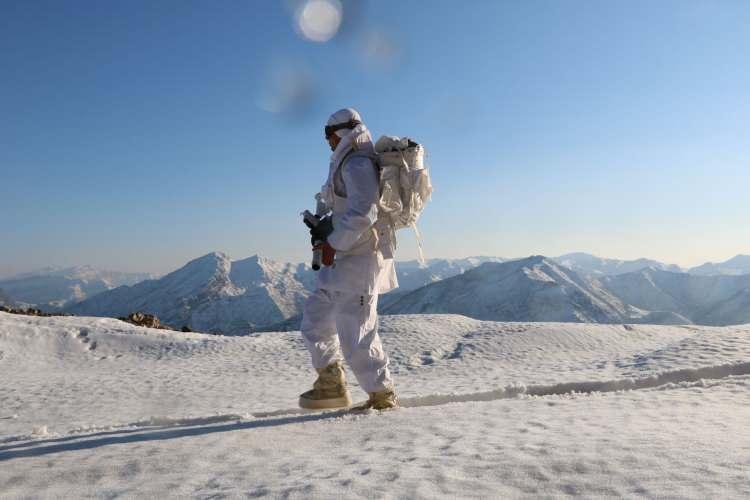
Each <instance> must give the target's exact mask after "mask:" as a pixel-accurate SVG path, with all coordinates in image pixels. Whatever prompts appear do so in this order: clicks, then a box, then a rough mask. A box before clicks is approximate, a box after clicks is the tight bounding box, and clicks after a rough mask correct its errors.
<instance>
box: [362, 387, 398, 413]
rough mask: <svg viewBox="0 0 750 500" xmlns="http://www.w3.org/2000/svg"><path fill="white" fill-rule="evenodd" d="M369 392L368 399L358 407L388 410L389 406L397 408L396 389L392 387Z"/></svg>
mask: <svg viewBox="0 0 750 500" xmlns="http://www.w3.org/2000/svg"><path fill="white" fill-rule="evenodd" d="M369 394H370V399H368V400H367V402H366V403H365V404H364V405H362V406H361V407H360V408H359V409H362V410H369V409H372V410H390V409H391V408H398V396H396V391H394V390H393V389H386V390H385V391H378V392H371V393H369Z"/></svg>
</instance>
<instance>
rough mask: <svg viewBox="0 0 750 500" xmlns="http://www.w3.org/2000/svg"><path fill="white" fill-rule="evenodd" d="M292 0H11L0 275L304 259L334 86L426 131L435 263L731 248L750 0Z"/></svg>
mask: <svg viewBox="0 0 750 500" xmlns="http://www.w3.org/2000/svg"><path fill="white" fill-rule="evenodd" d="M294 4H295V2H275V3H272V2H268V3H264V4H253V5H251V4H249V3H246V2H239V1H236V2H223V3H222V4H221V5H212V4H208V3H198V2H195V3H188V2H177V1H169V2H159V3H158V4H156V5H155V4H153V3H152V2H145V1H134V2H128V3H127V4H121V5H118V4H102V3H101V2H95V1H93V0H82V1H79V2H70V3H61V2H53V1H40V2H33V3H31V2H23V1H16V0H11V1H9V2H5V3H4V14H3V16H2V18H0V42H1V43H2V45H3V47H7V50H4V51H2V53H0V68H1V69H2V72H3V81H2V83H1V84H0V110H1V112H2V114H3V116H6V117H13V119H11V120H8V119H6V120H2V121H0V137H2V139H0V174H2V181H1V182H0V213H2V214H3V215H4V216H5V217H4V219H5V220H4V222H5V223H4V225H3V226H4V227H3V232H2V236H1V237H0V238H1V240H0V277H3V276H8V275H11V274H16V273H20V272H24V271H28V270H31V269H36V268H41V267H45V266H49V265H55V266H72V265H82V264H91V265H94V266H97V267H102V268H107V269H114V270H120V271H138V272H153V273H158V274H161V273H165V272H169V271H171V270H174V269H176V268H178V267H180V266H181V265H183V264H184V263H185V262H187V261H188V260H191V259H193V258H196V257H198V256H200V255H203V254H205V253H208V252H210V251H214V250H220V251H224V252H226V253H227V254H229V255H230V256H231V257H232V258H233V259H241V258H244V257H248V256H250V255H253V254H256V253H257V254H260V255H263V256H267V257H269V258H272V259H275V260H280V261H291V262H302V261H306V260H307V259H308V257H309V249H308V240H307V236H306V232H305V229H304V227H303V226H302V225H301V223H300V218H299V212H301V211H302V210H303V209H305V208H311V207H312V204H313V201H312V196H313V194H314V193H315V192H316V190H317V189H318V188H319V186H320V184H321V183H322V182H323V180H324V178H325V175H326V173H327V165H328V156H329V151H328V149H327V146H326V144H325V142H324V141H323V137H322V136H323V131H322V128H323V124H324V122H325V120H326V118H327V116H328V114H330V113H331V112H332V111H334V110H336V109H338V108H340V107H343V106H353V107H356V108H357V109H359V110H360V111H361V113H362V115H363V117H364V119H365V121H366V122H367V124H368V126H369V127H370V128H371V129H372V131H373V134H374V135H375V136H376V137H377V136H378V135H380V134H392V135H410V136H412V137H414V138H415V139H417V140H419V141H420V142H422V143H423V144H424V145H425V146H426V148H427V150H428V152H429V155H430V156H429V159H428V162H429V166H430V167H431V169H432V176H433V180H434V184H435V193H434V196H433V202H432V204H431V205H430V206H429V207H428V209H427V210H426V212H425V214H424V217H423V219H422V221H421V223H420V230H421V231H422V234H423V238H424V245H425V250H426V253H427V256H428V257H446V258H451V257H452V258H456V257H466V256H470V255H493V256H500V257H522V256H527V255H531V254H542V255H547V256H551V257H553V256H558V255H561V254H564V253H568V252H573V251H584V252H587V253H592V254H594V255H598V256H601V257H609V258H620V259H634V258H639V257H647V258H651V259H655V260H659V261H663V262H667V263H674V264H678V265H681V266H683V267H690V266H695V265H699V264H702V263H704V262H706V261H714V262H717V261H724V260H727V259H729V258H731V257H733V256H734V255H736V254H740V253H745V254H747V253H750V232H749V231H747V230H746V217H747V214H748V213H750V197H749V196H748V186H750V173H749V172H750V169H748V163H750V160H749V158H750V141H749V140H748V136H747V130H748V129H747V124H748V123H750V99H748V90H747V89H749V88H750V65H748V64H747V63H746V54H745V52H746V50H745V49H746V47H747V46H748V45H749V43H748V42H750V32H749V31H748V30H747V29H746V28H747V26H748V25H750V4H747V3H744V2H735V1H729V0H727V1H723V2H711V3H709V2H704V1H698V0H694V1H691V0H685V1H677V0H666V1H663V2H648V1H634V2H628V3H627V4H616V3H613V2H607V3H604V2H601V3H599V2H589V3H586V4H585V6H584V5H583V4H580V5H578V6H577V7H576V8H571V6H570V4H568V5H564V4H562V3H552V2H541V1H529V2H523V3H504V2H503V3H501V2H487V3H482V4H473V5H471V7H470V8H465V7H460V8H459V6H460V4H458V3H456V2H448V1H436V2H431V3H430V8H429V9H425V8H424V6H423V5H420V4H416V3H414V4H411V5H409V4H407V6H406V7H405V6H404V4H403V3H401V2H394V1H385V2H377V3H376V2H362V3H353V2H344V4H343V5H344V9H343V19H342V24H341V26H340V28H339V30H338V32H337V33H335V35H334V36H333V37H332V38H331V39H330V40H329V41H311V39H310V38H315V37H318V38H321V37H320V36H319V35H320V32H316V31H314V30H313V31H310V30H305V29H302V28H305V27H304V26H302V27H301V26H300V25H299V24H297V25H295V23H296V21H295V16H294ZM357 5H361V7H359V8H357V7H356V6H357ZM411 10H414V11H417V12H414V15H411V14H410V15H394V16H384V15H383V13H390V12H402V13H403V12H404V11H406V12H409V11H411ZM417 14H418V15H417ZM385 18H387V19H388V21H387V22H385V21H382V19H385ZM306 37H307V38H306ZM322 38H325V37H322ZM413 241H414V237H413V235H412V234H410V233H409V232H407V231H404V232H402V233H400V244H401V249H400V252H399V255H398V259H399V260H407V259H411V258H414V257H415V256H416V252H415V245H414V242H413Z"/></svg>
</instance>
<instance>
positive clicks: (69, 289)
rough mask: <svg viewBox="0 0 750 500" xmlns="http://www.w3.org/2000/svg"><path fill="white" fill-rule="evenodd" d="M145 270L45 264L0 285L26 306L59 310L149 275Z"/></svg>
mask: <svg viewBox="0 0 750 500" xmlns="http://www.w3.org/2000/svg"><path fill="white" fill-rule="evenodd" d="M150 277H151V275H149V274H145V273H123V272H116V271H107V270H102V269H97V268H94V267H92V266H78V267H69V268H64V269H60V268H52V267H49V268H45V269H41V270H38V271H34V272H30V273H24V274H19V275H16V276H13V277H11V278H7V279H4V280H2V281H0V288H3V289H4V290H5V291H6V293H8V294H9V295H11V296H13V297H14V299H15V301H16V302H18V303H19V304H21V303H22V304H23V305H25V306H34V307H39V308H41V309H45V310H52V311H55V310H59V309H62V308H64V307H66V306H70V305H72V304H74V303H76V302H80V301H82V300H85V299H87V298H89V297H92V296H94V295H96V294H98V293H102V292H105V291H107V290H111V289H113V288H116V287H118V286H122V285H132V284H135V283H138V282H140V281H143V280H145V279H148V278H150Z"/></svg>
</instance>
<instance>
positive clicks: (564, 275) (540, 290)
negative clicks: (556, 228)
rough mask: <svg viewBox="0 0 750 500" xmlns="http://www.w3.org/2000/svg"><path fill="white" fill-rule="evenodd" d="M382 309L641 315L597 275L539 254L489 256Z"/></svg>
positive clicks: (519, 316)
mask: <svg viewBox="0 0 750 500" xmlns="http://www.w3.org/2000/svg"><path fill="white" fill-rule="evenodd" d="M383 312H384V313H386V314H414V313H453V314H462V315H465V316H469V317H471V318H476V319H484V320H496V321H573V322H597V323H612V322H621V321H624V320H626V319H628V320H632V319H633V318H635V317H641V316H643V312H642V311H638V310H635V309H634V308H631V307H629V306H628V305H627V304H625V303H623V302H622V301H621V300H620V299H619V298H617V297H616V296H614V295H612V294H610V293H609V292H607V290H605V289H603V288H601V287H600V286H599V284H598V282H596V281H595V280H589V279H586V278H582V277H581V276H579V275H578V274H577V273H575V272H574V271H572V270H570V269H568V268H566V267H565V266H561V265H559V264H557V263H555V262H554V261H552V260H551V259H548V258H546V257H543V256H538V255H537V256H532V257H528V258H526V259H521V260H516V261H510V262H504V263H494V262H488V263H485V264H482V265H480V266H479V267H476V268H474V269H471V270H469V271H467V272H465V273H463V274H461V275H458V276H455V277H452V278H448V279H445V280H442V281H439V282H437V283H433V284H431V285H427V286H425V287H423V288H420V289H418V290H416V291H414V292H411V293H408V294H406V295H405V296H404V297H402V298H400V299H399V300H398V301H397V302H395V303H393V304H391V305H389V306H387V307H385V308H384V310H383Z"/></svg>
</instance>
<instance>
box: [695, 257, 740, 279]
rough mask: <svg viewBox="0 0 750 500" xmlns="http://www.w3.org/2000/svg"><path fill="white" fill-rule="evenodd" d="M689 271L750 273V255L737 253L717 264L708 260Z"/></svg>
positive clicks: (701, 273) (702, 274)
mask: <svg viewBox="0 0 750 500" xmlns="http://www.w3.org/2000/svg"><path fill="white" fill-rule="evenodd" d="M688 273H690V274H697V275H700V276H716V275H728V276H738V275H741V274H750V255H737V256H735V257H732V258H731V259H729V260H727V261H725V262H719V263H716V264H714V263H713V262H706V263H705V264H702V265H700V266H696V267H693V268H691V269H689V270H688Z"/></svg>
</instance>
